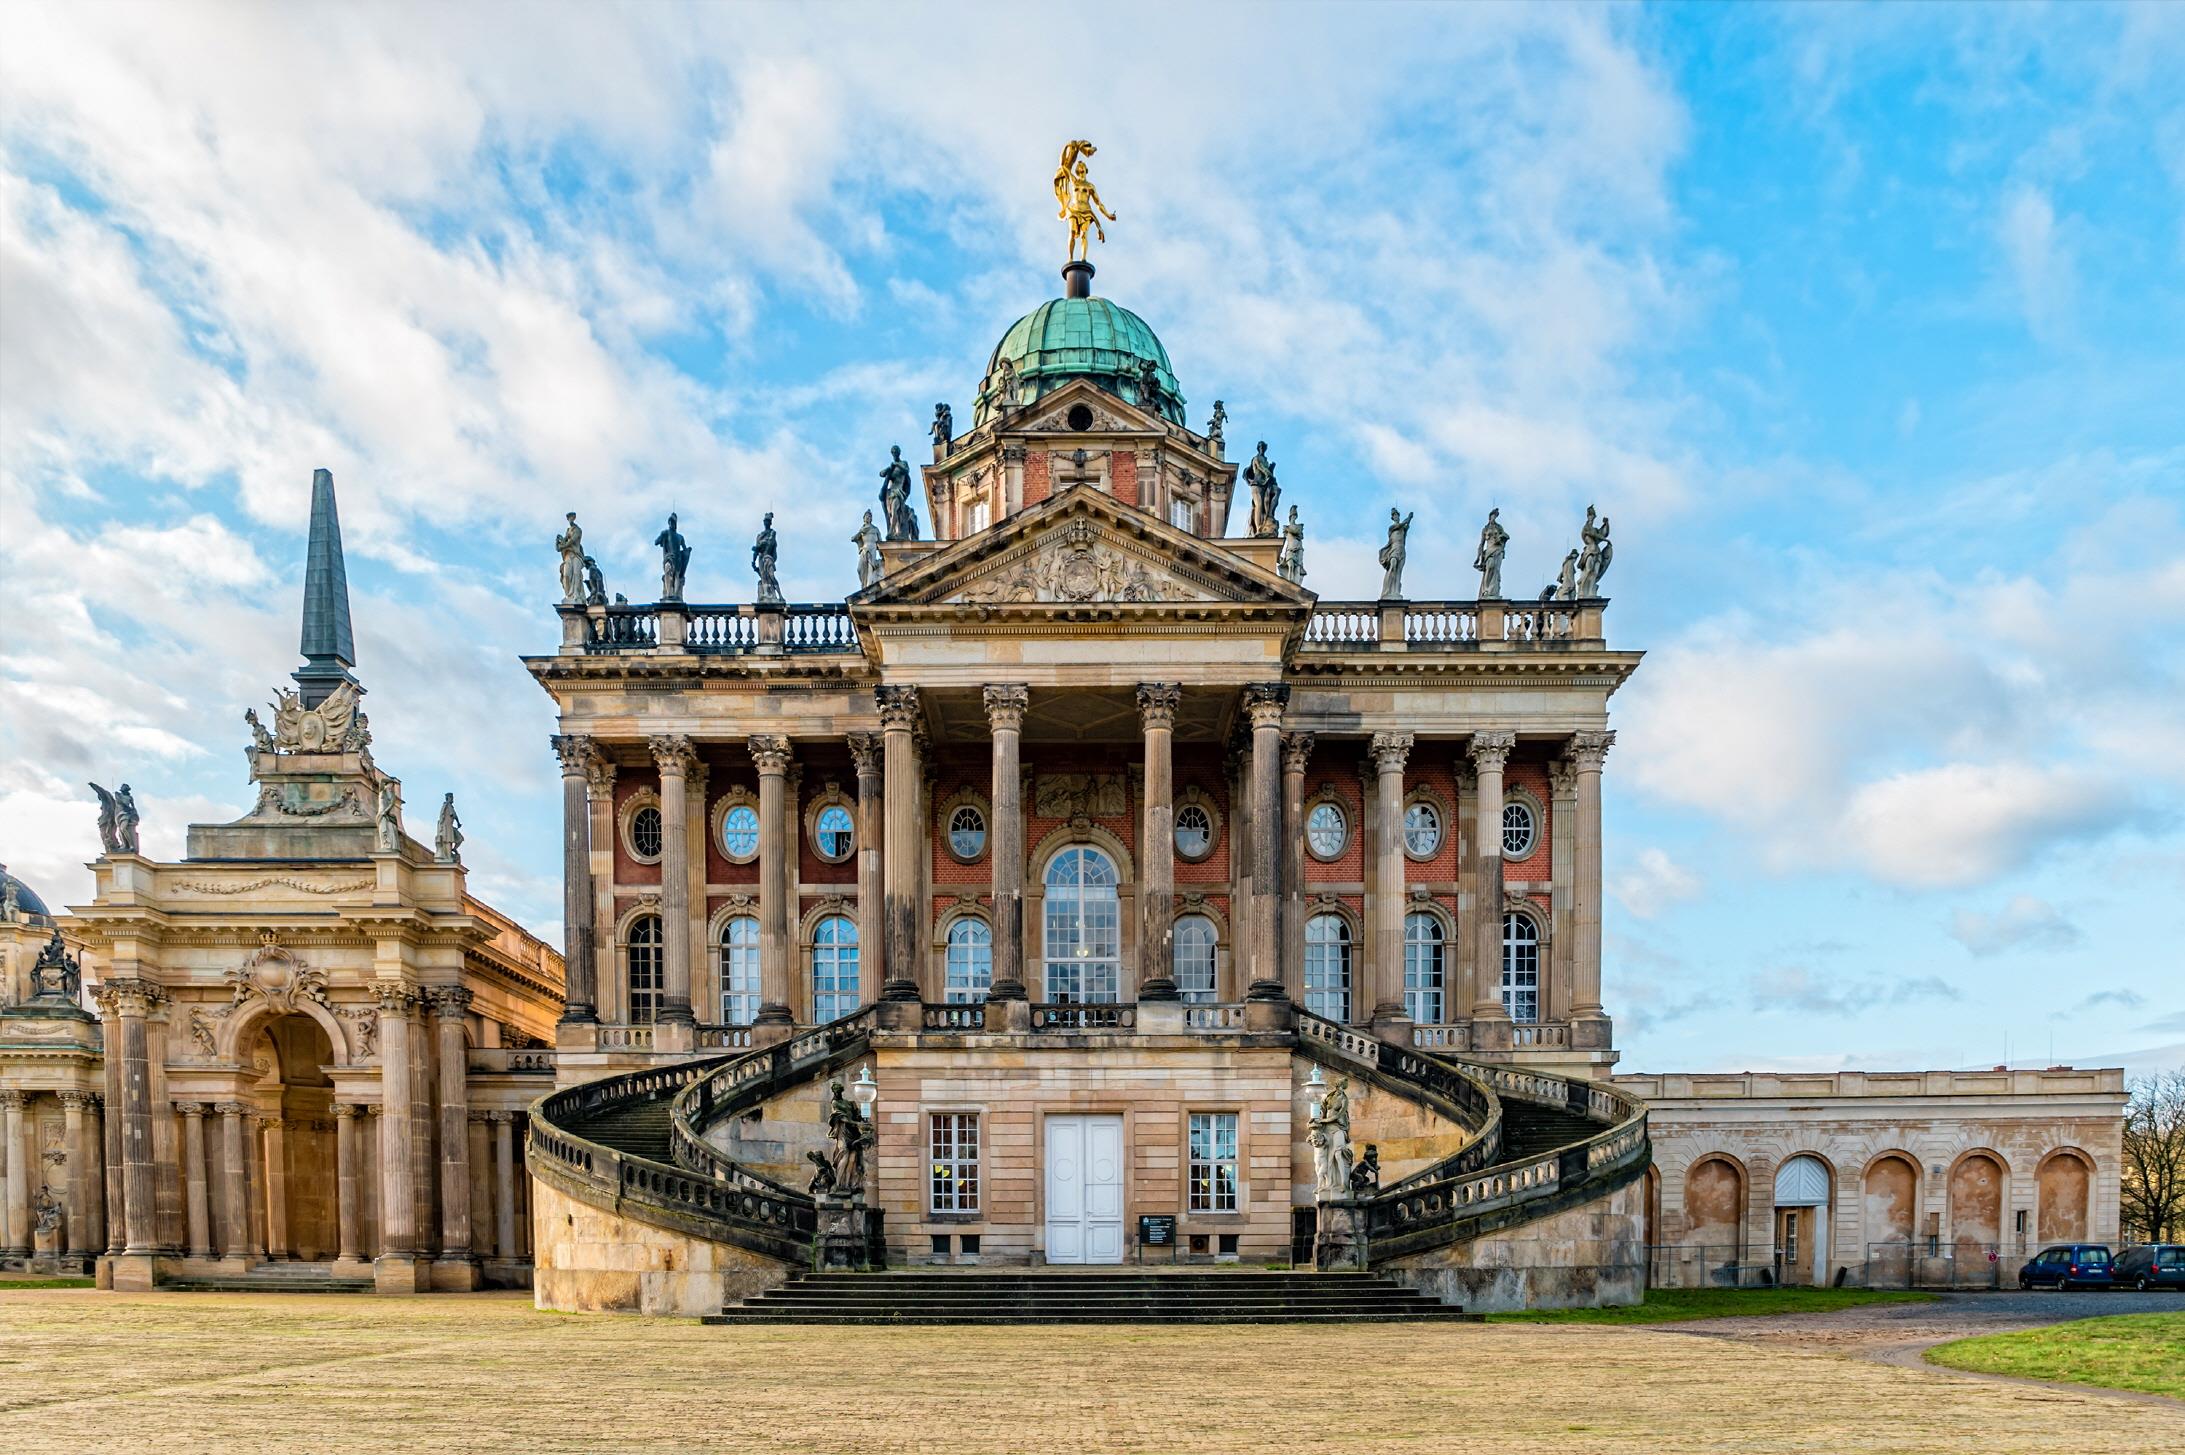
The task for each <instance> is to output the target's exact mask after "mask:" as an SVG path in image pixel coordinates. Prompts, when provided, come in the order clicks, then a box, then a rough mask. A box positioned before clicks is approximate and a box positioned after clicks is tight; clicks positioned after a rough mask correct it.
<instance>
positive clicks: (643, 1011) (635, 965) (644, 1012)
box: [622, 914, 667, 1025]
mask: <svg viewBox="0 0 2185 1455" xmlns="http://www.w3.org/2000/svg"><path fill="white" fill-rule="evenodd" d="M622 961H623V970H624V973H625V976H626V979H625V980H624V984H626V985H628V986H629V989H630V1020H631V1021H632V1022H634V1023H636V1024H639V1025H645V1024H649V1023H651V1022H652V1021H653V1019H654V1018H656V1017H657V1016H658V1015H659V1014H660V992H661V990H662V989H663V988H665V986H666V984H667V959H666V956H665V954H664V953H663V951H662V949H661V944H660V916H659V915H656V914H641V915H639V916H638V917H637V918H636V919H634V920H631V921H630V933H629V937H628V938H627V939H625V940H624V941H623V946H622Z"/></svg>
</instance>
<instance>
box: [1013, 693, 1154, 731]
mask: <svg viewBox="0 0 2185 1455" xmlns="http://www.w3.org/2000/svg"><path fill="white" fill-rule="evenodd" d="M1144 690H1145V689H1144V688H1140V689H1139V691H1140V692H1143V691H1144ZM1031 705H1032V689H1031V688H1029V687H1027V686H1025V685H1024V684H1023V683H1022V682H997V683H994V684H992V685H990V686H989V687H988V688H987V689H986V727H987V731H989V732H997V733H998V732H1001V731H1003V730H1005V729H1006V730H1008V731H1010V732H1015V731H1017V730H1018V729H1020V728H1022V727H1023V726H1024V714H1025V711H1026V710H1027V709H1028V708H1030V707H1031Z"/></svg>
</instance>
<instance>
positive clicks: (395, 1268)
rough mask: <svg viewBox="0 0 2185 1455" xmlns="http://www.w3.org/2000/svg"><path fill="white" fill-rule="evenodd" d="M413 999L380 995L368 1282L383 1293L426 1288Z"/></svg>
mask: <svg viewBox="0 0 2185 1455" xmlns="http://www.w3.org/2000/svg"><path fill="white" fill-rule="evenodd" d="M415 999H416V997H415V996H414V995H413V994H412V993H411V992H410V990H409V989H408V988H407V987H404V986H388V987H385V988H383V989H382V990H381V991H380V992H379V1097H380V1107H379V1113H380V1114H379V1133H380V1137H379V1256H378V1257H377V1258H376V1259H374V1260H373V1264H372V1281H373V1283H374V1284H375V1285H376V1286H377V1287H378V1289H379V1290H380V1291H381V1292H382V1293H417V1292H420V1291H422V1289H423V1288H424V1286H425V1283H424V1280H422V1279H421V1278H420V1277H419V1270H418V1262H417V1243H418V1225H417V1185H416V1182H417V1179H416V1173H415V1169H414V1167H413V1165H412V1162H411V1158H410V1143H411V1140H412V1137H413V1135H414V1134H413V1132H412V1130H411V1116H410V1111H411V1105H410V1103H411V1097H412V1094H413V1093H412V1088H411V1084H410V1082H411V1071H410V1063H411V1059H412V1058H411V1050H412V1047H411V1045H410V1012H411V1009H412V1007H413V1005H414V1004H415Z"/></svg>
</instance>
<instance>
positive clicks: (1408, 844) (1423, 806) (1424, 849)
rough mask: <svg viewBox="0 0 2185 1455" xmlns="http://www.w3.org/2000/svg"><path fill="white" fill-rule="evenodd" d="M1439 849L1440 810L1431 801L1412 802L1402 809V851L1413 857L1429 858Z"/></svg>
mask: <svg viewBox="0 0 2185 1455" xmlns="http://www.w3.org/2000/svg"><path fill="white" fill-rule="evenodd" d="M1440 849H1441V810H1439V809H1437V808H1435V807H1434V805H1433V804H1431V803H1414V804H1411V805H1410V806H1409V807H1407V808H1405V809H1404V851H1405V852H1406V853H1408V854H1411V855H1412V856H1414V857H1415V858H1420V859H1425V858H1429V857H1431V856H1432V855H1434V854H1435V853H1437V852H1439V851H1440Z"/></svg>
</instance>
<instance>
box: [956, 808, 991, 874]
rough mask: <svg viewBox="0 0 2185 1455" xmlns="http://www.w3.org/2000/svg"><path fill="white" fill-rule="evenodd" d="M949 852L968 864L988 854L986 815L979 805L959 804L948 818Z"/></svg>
mask: <svg viewBox="0 0 2185 1455" xmlns="http://www.w3.org/2000/svg"><path fill="white" fill-rule="evenodd" d="M948 851H949V852H950V853H951V854H954V855H955V856H956V857H957V858H959V859H962V860H965V861H966V862H968V861H970V860H972V859H976V858H978V857H979V855H981V854H983V853H985V852H986V815H985V814H983V813H981V812H979V808H978V805H977V804H972V803H961V804H958V805H957V806H956V811H955V812H954V813H952V814H950V815H949V816H948Z"/></svg>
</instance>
